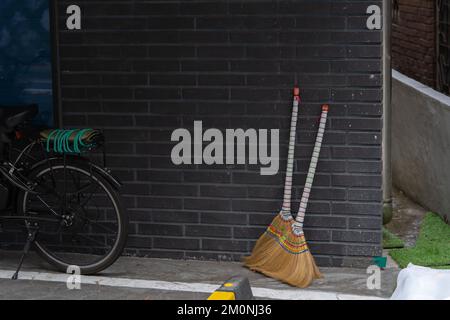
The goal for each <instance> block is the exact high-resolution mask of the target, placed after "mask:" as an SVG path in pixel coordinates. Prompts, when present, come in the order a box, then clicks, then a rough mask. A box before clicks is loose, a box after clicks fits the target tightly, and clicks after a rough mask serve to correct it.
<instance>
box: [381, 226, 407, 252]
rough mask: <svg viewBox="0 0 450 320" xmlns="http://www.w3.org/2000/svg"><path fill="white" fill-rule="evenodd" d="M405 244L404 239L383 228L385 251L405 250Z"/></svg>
mask: <svg viewBox="0 0 450 320" xmlns="http://www.w3.org/2000/svg"><path fill="white" fill-rule="evenodd" d="M404 246H405V243H404V242H403V240H402V239H400V238H399V237H397V236H396V235H395V234H393V233H392V232H390V231H389V230H388V229H386V228H384V227H383V248H384V249H394V248H403V247H404Z"/></svg>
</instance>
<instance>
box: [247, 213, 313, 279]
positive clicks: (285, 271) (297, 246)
mask: <svg viewBox="0 0 450 320" xmlns="http://www.w3.org/2000/svg"><path fill="white" fill-rule="evenodd" d="M293 223H294V220H293V219H290V220H285V219H283V217H282V215H281V214H278V215H277V216H276V217H275V219H274V220H273V221H272V223H271V224H270V225H269V227H268V228H267V230H266V232H264V233H263V235H262V236H261V237H260V238H259V239H258V241H257V242H256V245H255V247H254V249H253V252H252V254H251V256H249V257H246V258H244V264H245V266H246V267H248V268H250V269H251V270H253V271H258V272H261V273H263V274H265V275H267V276H269V277H272V278H274V279H278V280H280V281H283V282H286V283H288V284H290V285H292V286H296V287H300V288H305V287H307V286H309V285H310V284H311V282H312V281H313V280H314V279H318V278H320V277H321V274H320V271H319V268H318V267H317V266H316V263H315V261H314V257H313V256H312V255H311V253H310V252H309V248H308V245H307V244H306V240H305V237H304V236H303V235H300V236H297V235H295V234H294V233H293V232H292V224H293Z"/></svg>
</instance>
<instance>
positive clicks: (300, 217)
mask: <svg viewBox="0 0 450 320" xmlns="http://www.w3.org/2000/svg"><path fill="white" fill-rule="evenodd" d="M327 116H328V111H327V110H322V114H321V116H320V124H319V130H318V132H317V137H316V143H315V145H314V150H313V156H312V157H311V163H310V165H309V170H308V175H307V176H306V183H305V188H303V194H302V199H301V200H300V206H299V209H298V213H297V217H296V218H295V220H296V221H297V222H298V223H299V225H300V226H301V227H302V228H303V221H304V220H305V213H306V208H307V206H308V200H309V195H310V191H311V188H312V183H313V181H314V175H315V174H316V168H317V163H318V162H319V155H320V149H321V147H322V141H323V135H324V132H325V126H326V123H327Z"/></svg>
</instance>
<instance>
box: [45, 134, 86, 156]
mask: <svg viewBox="0 0 450 320" xmlns="http://www.w3.org/2000/svg"><path fill="white" fill-rule="evenodd" d="M90 131H93V129H72V130H63V129H55V130H52V131H50V133H49V135H48V136H47V138H46V140H47V141H46V149H47V152H50V151H52V149H53V151H54V152H57V153H80V152H81V151H82V150H83V149H85V148H90V147H92V144H86V143H84V142H83V136H84V134H85V133H87V132H90ZM74 134H75V137H74V138H73V143H72V142H71V136H72V135H74ZM52 143H53V148H51V144H52Z"/></svg>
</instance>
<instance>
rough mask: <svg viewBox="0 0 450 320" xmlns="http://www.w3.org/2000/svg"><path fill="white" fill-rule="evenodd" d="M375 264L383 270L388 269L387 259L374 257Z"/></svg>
mask: <svg viewBox="0 0 450 320" xmlns="http://www.w3.org/2000/svg"><path fill="white" fill-rule="evenodd" d="M373 262H374V263H375V265H377V266H378V267H380V268H381V269H384V268H386V264H387V257H373Z"/></svg>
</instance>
